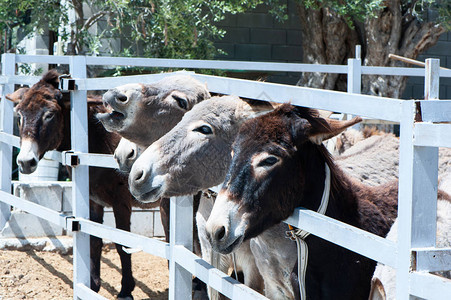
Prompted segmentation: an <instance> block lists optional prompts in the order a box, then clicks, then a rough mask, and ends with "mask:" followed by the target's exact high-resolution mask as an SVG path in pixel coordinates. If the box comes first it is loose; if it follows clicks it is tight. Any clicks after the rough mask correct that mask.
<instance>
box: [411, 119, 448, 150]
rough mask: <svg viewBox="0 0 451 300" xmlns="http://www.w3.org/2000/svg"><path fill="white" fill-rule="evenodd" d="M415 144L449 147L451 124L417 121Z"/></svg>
mask: <svg viewBox="0 0 451 300" xmlns="http://www.w3.org/2000/svg"><path fill="white" fill-rule="evenodd" d="M414 131H415V133H414V134H415V140H414V144H415V145H416V146H434V147H451V124H432V123H417V124H416V125H415V130H414Z"/></svg>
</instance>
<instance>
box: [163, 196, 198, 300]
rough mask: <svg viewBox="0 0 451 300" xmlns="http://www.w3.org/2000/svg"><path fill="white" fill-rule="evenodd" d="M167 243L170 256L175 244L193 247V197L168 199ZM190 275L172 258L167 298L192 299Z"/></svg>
mask: <svg viewBox="0 0 451 300" xmlns="http://www.w3.org/2000/svg"><path fill="white" fill-rule="evenodd" d="M169 243H170V249H171V257H173V256H174V253H175V251H176V250H175V249H174V247H176V246H183V247H185V248H186V249H189V250H190V251H192V249H193V197H192V196H183V197H172V198H171V199H170V225H169ZM191 282H192V275H191V273H190V272H188V271H187V270H186V269H184V268H183V267H182V266H181V265H180V264H178V263H177V262H176V261H175V260H174V259H171V260H170V262H169V299H170V300H182V299H187V300H191V299H192V283H191Z"/></svg>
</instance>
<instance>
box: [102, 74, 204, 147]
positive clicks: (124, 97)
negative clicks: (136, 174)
mask: <svg viewBox="0 0 451 300" xmlns="http://www.w3.org/2000/svg"><path fill="white" fill-rule="evenodd" d="M208 98H210V94H209V92H208V90H207V88H206V86H205V85H204V84H202V83H200V82H199V81H197V80H195V79H193V78H192V77H190V76H187V75H175V76H169V77H165V78H163V79H161V80H160V81H158V82H155V83H153V84H126V85H122V86H119V87H117V88H114V89H111V90H109V91H108V92H106V93H105V94H104V95H103V102H104V104H105V106H107V107H108V108H110V112H109V113H99V114H97V118H98V119H99V120H100V121H101V122H102V124H103V126H104V127H105V128H106V130H108V131H110V132H117V133H119V134H120V135H121V136H123V137H125V138H126V139H128V140H130V141H132V142H134V143H137V144H138V145H140V146H143V147H147V146H149V145H150V144H152V143H153V142H154V141H156V140H157V139H158V138H159V137H161V136H162V135H163V134H165V133H166V132H168V131H169V129H171V128H172V127H174V126H175V125H176V124H177V123H178V122H179V121H180V120H181V118H182V116H183V115H184V114H185V112H187V111H188V110H190V109H191V108H192V107H193V106H194V105H195V104H196V103H198V102H199V101H202V100H204V99H208Z"/></svg>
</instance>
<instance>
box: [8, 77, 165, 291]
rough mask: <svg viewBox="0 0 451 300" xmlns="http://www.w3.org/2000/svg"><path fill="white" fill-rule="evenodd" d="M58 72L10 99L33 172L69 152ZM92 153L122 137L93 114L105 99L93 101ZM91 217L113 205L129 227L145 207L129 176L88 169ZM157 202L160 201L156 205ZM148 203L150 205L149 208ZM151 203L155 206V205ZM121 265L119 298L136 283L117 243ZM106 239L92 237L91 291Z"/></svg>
mask: <svg viewBox="0 0 451 300" xmlns="http://www.w3.org/2000/svg"><path fill="white" fill-rule="evenodd" d="M58 76H59V74H58V73H57V72H56V71H49V72H48V73H46V74H45V75H44V76H43V78H42V79H41V80H40V81H39V82H38V83H36V84H35V85H33V86H32V87H31V88H23V89H20V90H18V91H16V92H14V93H13V94H10V95H8V97H7V98H9V99H10V100H12V101H14V102H16V103H18V104H17V106H16V108H15V110H16V112H17V114H18V117H19V129H20V138H21V150H20V153H19V155H18V157H17V163H18V165H19V168H20V171H21V172H22V173H24V174H30V173H32V172H34V171H35V170H36V167H37V164H38V161H39V160H40V159H41V158H42V157H43V155H44V153H45V152H46V151H49V150H53V149H57V150H59V151H65V150H69V149H70V148H71V147H70V145H71V136H70V100H69V97H68V96H69V95H68V94H62V93H61V91H60V90H59V89H58V86H59V79H58ZM88 110H89V112H88V129H89V131H88V133H89V152H91V153H104V154H112V153H113V152H114V149H115V148H116V146H117V144H118V142H119V139H120V137H119V136H118V135H117V134H114V133H109V132H107V131H106V130H105V129H104V128H103V126H102V124H101V123H100V122H99V121H98V120H97V119H96V118H95V117H94V115H95V114H96V113H104V112H106V109H105V107H104V106H103V105H102V102H101V101H93V100H88ZM89 180H90V185H89V193H90V219H91V220H92V221H95V222H99V223H102V222H103V214H104V211H103V207H104V206H112V207H113V212H114V217H115V221H116V227H117V228H119V229H122V230H126V231H130V216H131V207H132V205H133V206H143V204H141V203H139V202H138V201H136V200H135V199H134V198H133V197H132V196H131V194H130V193H129V191H128V184H127V178H126V177H123V176H120V175H119V173H117V172H116V171H114V170H109V169H105V168H95V167H90V168H89ZM156 205H158V203H155V204H154V205H153V206H156ZM148 207H149V206H148ZM150 207H152V206H150ZM116 250H117V251H118V253H119V255H120V258H121V264H122V281H121V284H122V288H121V291H120V293H119V295H118V298H123V299H124V298H128V299H132V298H133V297H132V294H131V292H132V291H133V289H134V287H135V281H134V279H133V275H132V268H131V256H130V255H129V254H127V253H125V252H124V251H123V249H122V246H121V245H116ZM101 252H102V240H101V239H100V238H97V237H92V236H91V289H92V290H94V291H96V292H97V291H99V289H100V256H101Z"/></svg>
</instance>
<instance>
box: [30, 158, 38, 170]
mask: <svg viewBox="0 0 451 300" xmlns="http://www.w3.org/2000/svg"><path fill="white" fill-rule="evenodd" d="M37 164H38V162H37V160H36V159H32V160H31V161H30V167H32V168H34V167H36V166H37Z"/></svg>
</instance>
